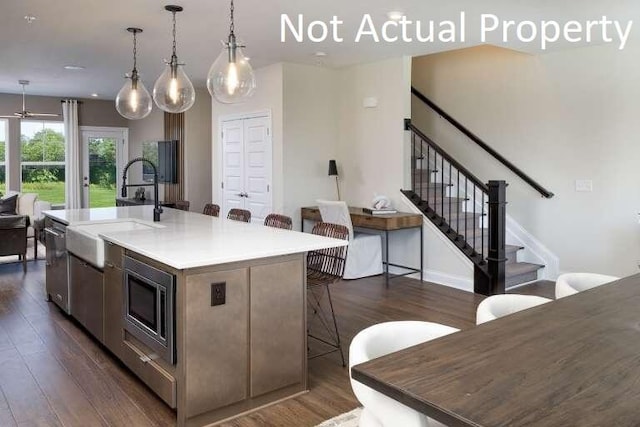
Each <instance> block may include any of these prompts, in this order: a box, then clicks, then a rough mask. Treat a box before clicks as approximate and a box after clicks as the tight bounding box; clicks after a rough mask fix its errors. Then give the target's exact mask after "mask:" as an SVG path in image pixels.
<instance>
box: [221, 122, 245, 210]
mask: <svg viewBox="0 0 640 427" xmlns="http://www.w3.org/2000/svg"><path fill="white" fill-rule="evenodd" d="M222 150H223V153H222V162H223V163H222V186H223V187H222V199H223V200H222V215H220V216H222V217H224V218H226V217H227V213H229V210H230V209H233V208H239V209H244V125H243V120H233V121H228V122H223V124H222Z"/></svg>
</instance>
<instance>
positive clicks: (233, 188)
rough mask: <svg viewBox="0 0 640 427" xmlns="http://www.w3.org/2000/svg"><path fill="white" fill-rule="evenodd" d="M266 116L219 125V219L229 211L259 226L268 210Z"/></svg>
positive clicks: (269, 204)
mask: <svg viewBox="0 0 640 427" xmlns="http://www.w3.org/2000/svg"><path fill="white" fill-rule="evenodd" d="M270 122H271V121H270V119H269V117H266V116H261V117H251V118H242V119H235V120H228V121H223V122H222V151H223V152H222V178H223V182H222V185H223V201H222V216H224V217H226V216H227V213H228V212H229V210H230V209H232V208H240V209H246V210H249V211H250V212H251V222H256V223H263V222H264V218H265V217H266V216H267V215H269V213H271V210H272V197H271V193H272V189H271V167H272V154H271V134H270Z"/></svg>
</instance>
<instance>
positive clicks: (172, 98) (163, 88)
mask: <svg viewBox="0 0 640 427" xmlns="http://www.w3.org/2000/svg"><path fill="white" fill-rule="evenodd" d="M153 100H154V101H155V103H156V105H157V106H158V108H160V109H161V110H164V111H166V112H167V113H182V112H185V111H187V110H188V109H189V108H191V107H192V106H193V103H194V102H195V101H196V91H195V89H194V88H193V84H192V83H191V81H190V80H189V78H188V77H187V75H186V74H185V72H184V70H183V69H182V66H181V65H180V64H172V63H169V64H167V66H166V68H165V70H164V71H163V72H162V74H161V75H160V77H158V80H156V84H155V85H154V86H153Z"/></svg>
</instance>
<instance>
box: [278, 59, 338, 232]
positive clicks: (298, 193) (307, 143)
mask: <svg viewBox="0 0 640 427" xmlns="http://www.w3.org/2000/svg"><path fill="white" fill-rule="evenodd" d="M283 70H284V75H283V80H284V103H283V106H284V128H283V129H284V152H283V154H284V159H283V165H284V207H283V211H282V213H284V214H285V215H288V216H290V217H292V218H293V225H294V228H295V229H296V230H298V229H300V208H301V207H302V206H314V205H315V204H316V203H315V201H316V200H317V199H335V198H336V197H337V195H336V187H335V179H334V177H329V176H328V175H327V173H328V171H329V160H331V159H335V158H336V155H337V151H338V134H339V132H338V116H339V112H338V109H337V108H336V105H337V104H338V99H339V94H338V87H337V84H338V81H339V78H338V77H339V76H338V73H337V72H336V71H335V70H332V69H328V68H323V67H316V66H309V65H296V64H283Z"/></svg>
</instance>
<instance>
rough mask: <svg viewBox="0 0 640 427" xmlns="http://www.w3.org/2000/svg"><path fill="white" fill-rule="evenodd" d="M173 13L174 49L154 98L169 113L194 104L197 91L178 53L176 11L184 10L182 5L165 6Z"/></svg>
mask: <svg viewBox="0 0 640 427" xmlns="http://www.w3.org/2000/svg"><path fill="white" fill-rule="evenodd" d="M164 8H165V10H167V11H169V12H171V13H172V14H173V51H172V54H171V60H170V61H168V62H167V67H166V68H165V70H164V71H163V73H162V74H161V75H160V77H158V80H157V81H156V84H155V85H154V86H153V100H154V101H155V103H156V105H157V106H158V108H160V109H161V110H164V111H166V112H168V113H182V112H184V111H187V110H188V109H189V108H191V107H192V106H193V103H194V102H195V100H196V92H195V90H194V89H193V84H191V81H190V80H189V77H187V75H186V74H185V72H184V70H183V69H182V66H183V65H184V64H181V63H179V62H178V56H177V55H176V13H177V12H182V7H181V6H171V5H170V6H165V7H164Z"/></svg>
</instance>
